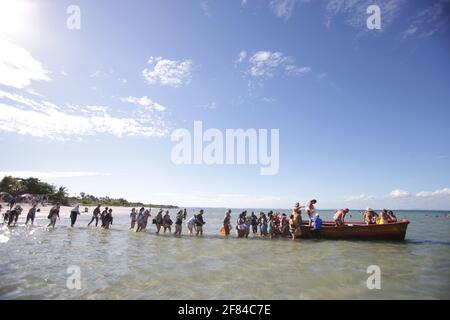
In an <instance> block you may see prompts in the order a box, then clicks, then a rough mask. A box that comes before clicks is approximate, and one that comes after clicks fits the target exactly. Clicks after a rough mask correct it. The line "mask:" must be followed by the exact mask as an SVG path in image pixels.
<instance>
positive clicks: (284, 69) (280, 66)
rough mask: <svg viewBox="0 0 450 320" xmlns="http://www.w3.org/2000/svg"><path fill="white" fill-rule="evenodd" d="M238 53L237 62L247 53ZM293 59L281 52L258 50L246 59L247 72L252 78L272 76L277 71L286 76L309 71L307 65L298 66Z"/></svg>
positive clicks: (242, 60)
mask: <svg viewBox="0 0 450 320" xmlns="http://www.w3.org/2000/svg"><path fill="white" fill-rule="evenodd" d="M243 52H246V51H241V52H240V54H239V60H238V61H239V62H240V63H242V62H244V61H245V60H246V57H247V53H245V54H243ZM293 61H294V59H293V58H291V57H288V56H285V55H284V54H283V53H282V52H278V51H276V52H272V51H258V52H256V53H254V54H253V55H252V56H251V57H249V58H248V59H247V61H246V62H247V64H248V71H247V72H248V74H249V75H250V76H251V77H254V78H265V77H272V76H274V75H275V74H277V73H284V74H286V75H288V76H299V75H303V74H306V73H308V72H310V71H311V68H310V67H308V66H302V67H299V66H297V65H295V64H294V63H293Z"/></svg>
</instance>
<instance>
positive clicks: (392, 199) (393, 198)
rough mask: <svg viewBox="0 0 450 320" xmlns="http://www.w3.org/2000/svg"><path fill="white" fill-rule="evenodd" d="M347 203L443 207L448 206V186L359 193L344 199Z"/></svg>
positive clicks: (399, 206) (427, 207)
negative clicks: (372, 193)
mask: <svg viewBox="0 0 450 320" xmlns="http://www.w3.org/2000/svg"><path fill="white" fill-rule="evenodd" d="M345 201H346V202H348V204H349V205H353V206H355V207H356V206H358V207H360V208H364V207H366V206H375V207H393V208H398V209H401V208H404V209H408V208H409V209H411V208H423V209H443V208H448V207H449V206H450V188H442V189H438V190H435V191H420V192H417V193H412V192H409V191H405V190H401V189H395V190H392V191H391V192H389V193H388V194H386V195H381V196H373V195H365V194H361V195H358V196H350V197H347V198H346V199H345Z"/></svg>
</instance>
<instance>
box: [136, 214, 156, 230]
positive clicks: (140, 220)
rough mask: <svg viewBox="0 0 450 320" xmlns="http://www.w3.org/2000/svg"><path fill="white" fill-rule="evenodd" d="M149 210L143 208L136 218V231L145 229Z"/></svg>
mask: <svg viewBox="0 0 450 320" xmlns="http://www.w3.org/2000/svg"><path fill="white" fill-rule="evenodd" d="M151 210H152V209H150V210H144V213H143V214H142V215H141V216H140V218H138V219H137V228H136V232H142V231H145V230H146V229H147V223H148V217H151V216H152V215H151V214H150V211H151Z"/></svg>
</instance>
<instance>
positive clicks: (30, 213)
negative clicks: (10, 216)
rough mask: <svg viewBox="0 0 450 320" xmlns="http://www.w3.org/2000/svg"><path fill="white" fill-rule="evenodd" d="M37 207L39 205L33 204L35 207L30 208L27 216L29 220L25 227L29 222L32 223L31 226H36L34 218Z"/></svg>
mask: <svg viewBox="0 0 450 320" xmlns="http://www.w3.org/2000/svg"><path fill="white" fill-rule="evenodd" d="M36 207H37V203H35V204H33V206H32V207H31V208H30V210H28V214H27V220H26V222H25V225H27V224H28V221H31V225H34V218H35V217H36V211H37V209H36Z"/></svg>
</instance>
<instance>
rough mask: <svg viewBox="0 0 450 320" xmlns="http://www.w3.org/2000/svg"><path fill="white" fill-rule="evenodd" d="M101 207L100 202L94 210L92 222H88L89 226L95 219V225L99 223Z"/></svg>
mask: <svg viewBox="0 0 450 320" xmlns="http://www.w3.org/2000/svg"><path fill="white" fill-rule="evenodd" d="M100 207H101V204H99V205H97V207H95V209H94V211H93V212H92V219H91V222H89V223H88V227H89V226H90V225H91V223H92V222H94V220H95V226H97V225H98V216H99V215H100Z"/></svg>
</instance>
